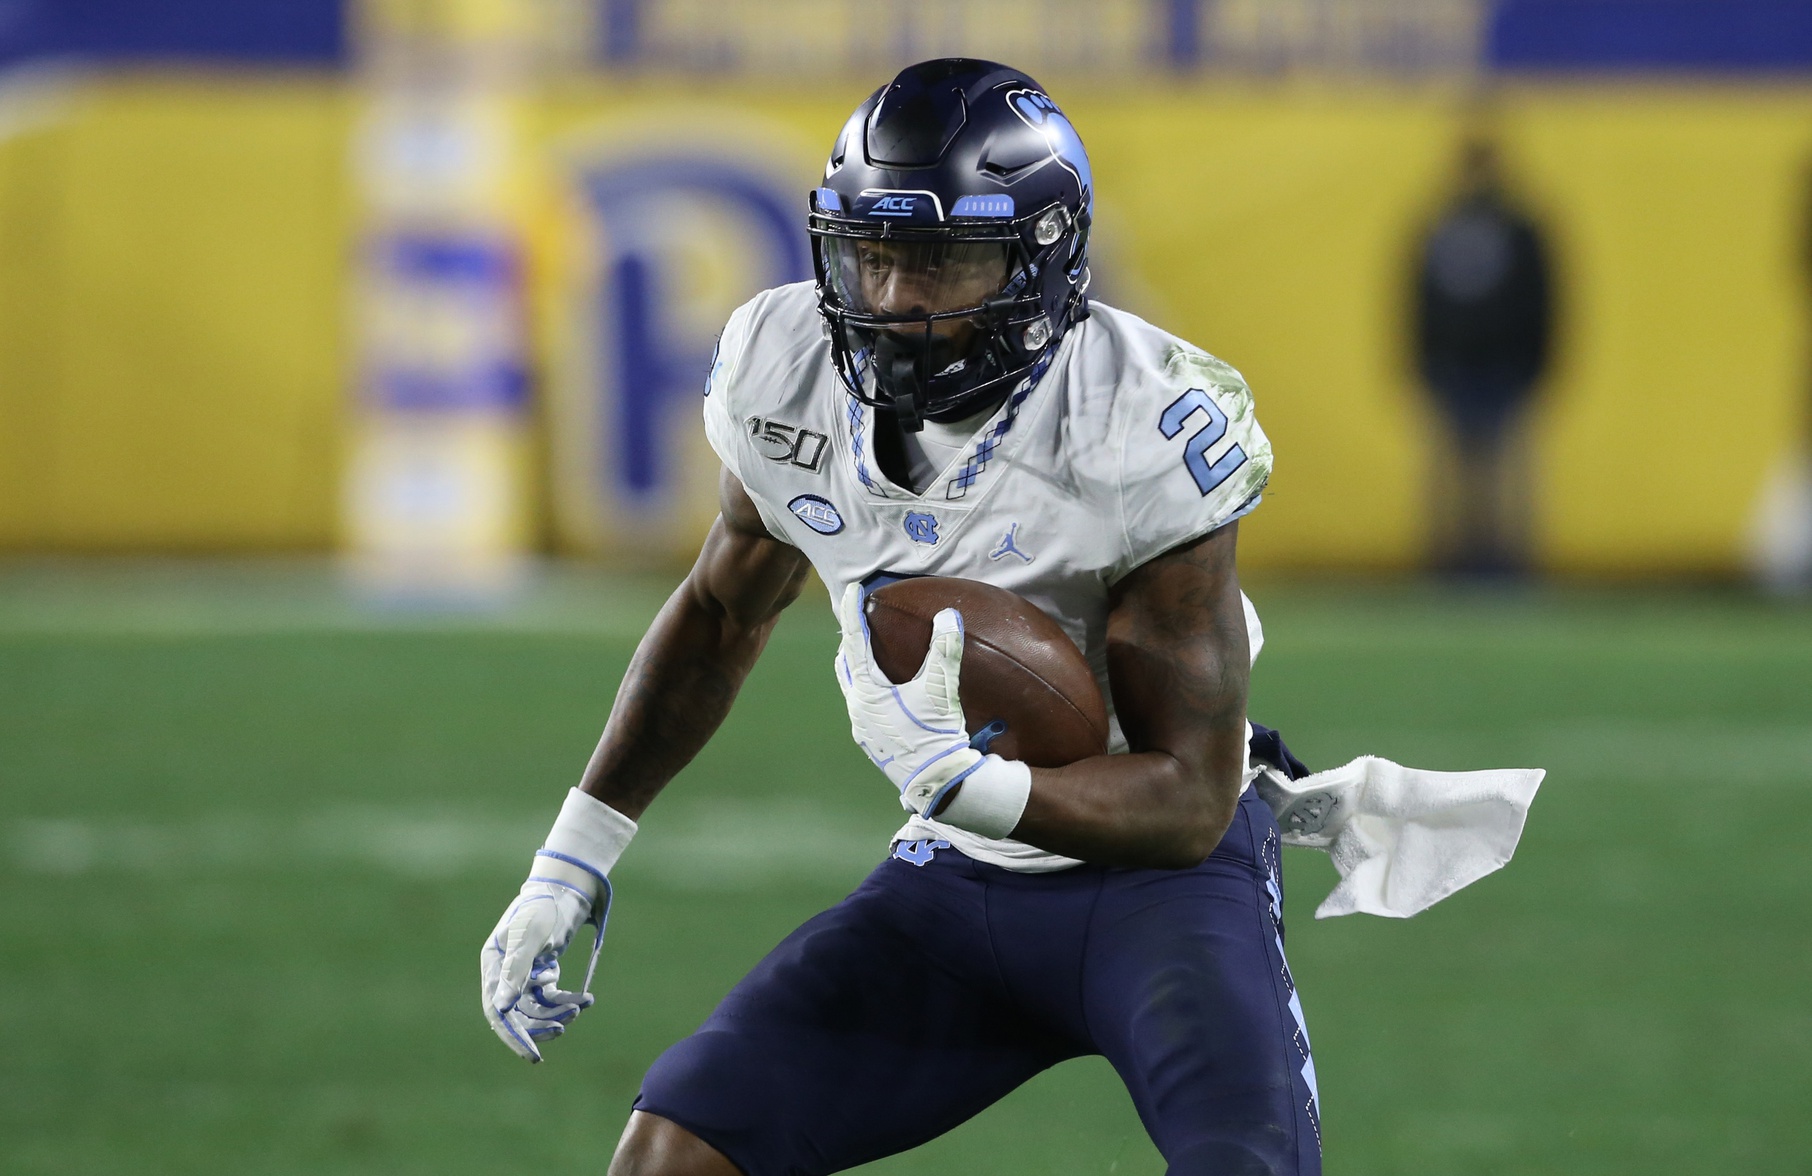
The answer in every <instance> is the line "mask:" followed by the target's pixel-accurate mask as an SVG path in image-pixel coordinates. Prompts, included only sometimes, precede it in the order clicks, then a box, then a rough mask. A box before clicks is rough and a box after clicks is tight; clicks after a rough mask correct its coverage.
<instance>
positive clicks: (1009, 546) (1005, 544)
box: [988, 523, 1032, 563]
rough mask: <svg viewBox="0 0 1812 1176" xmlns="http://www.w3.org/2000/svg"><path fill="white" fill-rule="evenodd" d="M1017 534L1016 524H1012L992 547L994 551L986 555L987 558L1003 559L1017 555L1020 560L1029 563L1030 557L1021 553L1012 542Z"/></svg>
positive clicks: (1017, 526)
mask: <svg viewBox="0 0 1812 1176" xmlns="http://www.w3.org/2000/svg"><path fill="white" fill-rule="evenodd" d="M1018 534H1019V524H1018V523H1014V524H1013V525H1012V526H1010V527H1008V528H1007V533H1006V534H1005V535H1002V536H1001V537H1000V542H999V543H997V544H995V545H994V550H993V551H990V552H989V553H988V558H989V559H1005V558H1006V557H1007V556H1009V555H1017V556H1018V557H1019V558H1020V559H1023V560H1025V561H1026V562H1027V563H1031V562H1032V557H1031V556H1029V555H1027V554H1026V553H1025V552H1023V551H1021V550H1020V549H1019V545H1018V544H1016V543H1014V542H1013V539H1014V537H1015V536H1016V535H1018Z"/></svg>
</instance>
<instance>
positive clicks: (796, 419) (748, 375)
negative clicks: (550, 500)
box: [704, 282, 1271, 871]
mask: <svg viewBox="0 0 1812 1176" xmlns="http://www.w3.org/2000/svg"><path fill="white" fill-rule="evenodd" d="M704 411H705V432H706V434H707V436H708V437H709V438H710V441H711V447H712V448H713V449H715V450H716V451H717V455H718V456H719V457H720V458H721V459H722V460H723V463H724V465H725V466H727V467H728V468H729V470H730V472H731V473H732V474H734V475H735V476H736V477H737V478H739V479H741V481H742V484H743V486H744V487H746V488H747V490H748V492H749V497H750V498H751V499H752V500H753V501H754V503H755V506H756V508H757V509H758V510H759V511H760V512H761V517H762V520H763V522H765V523H766V525H767V528H768V530H769V531H770V532H771V533H772V534H773V535H774V536H775V537H776V538H779V539H783V540H785V541H786V542H787V543H790V544H792V545H793V546H795V547H797V548H799V550H800V551H802V552H804V553H805V555H806V557H807V558H808V559H810V560H811V562H812V566H813V567H814V568H815V569H817V572H818V575H819V577H820V578H821V579H823V581H824V583H825V585H826V586H827V587H828V588H829V589H830V594H831V599H832V600H836V599H838V598H839V597H840V596H841V595H842V593H843V589H844V587H845V585H848V584H850V583H852V582H856V583H859V582H863V581H866V580H868V579H869V578H870V577H873V576H875V575H877V574H892V575H895V576H960V577H963V578H965V579H970V580H983V581H986V582H988V583H990V584H996V585H999V586H1000V587H1002V588H1008V589H1011V590H1012V591H1014V592H1017V593H1019V594H1020V595H1021V596H1023V597H1025V598H1026V599H1028V600H1030V601H1031V602H1032V603H1033V604H1036V605H1037V606H1038V607H1039V608H1041V609H1043V610H1044V611H1045V612H1047V613H1049V614H1050V615H1051V616H1052V617H1053V618H1054V619H1055V620H1056V621H1057V623H1058V624H1060V625H1062V626H1063V629H1064V632H1066V633H1068V634H1069V636H1070V637H1071V639H1073V640H1074V641H1075V642H1076V645H1077V646H1078V647H1079V648H1080V649H1081V650H1082V652H1083V655H1084V656H1085V657H1086V658H1087V659H1088V663H1089V665H1090V666H1091V667H1092V668H1093V669H1094V671H1095V680H1096V681H1097V682H1098V683H1099V684H1100V686H1101V692H1102V694H1103V696H1104V697H1105V698H1106V699H1107V700H1108V715H1109V745H1108V748H1109V750H1110V751H1114V752H1119V751H1125V750H1126V740H1125V737H1124V736H1123V735H1122V734H1121V731H1120V725H1119V722H1118V721H1117V720H1116V719H1115V718H1114V717H1113V695H1112V693H1111V692H1110V691H1109V689H1108V682H1107V614H1108V590H1109V588H1110V586H1112V585H1113V584H1114V583H1115V582H1116V581H1118V580H1119V579H1120V578H1121V577H1123V576H1125V575H1126V574H1127V573H1129V572H1131V571H1132V570H1133V569H1134V568H1137V567H1138V566H1139V565H1141V564H1143V563H1145V562H1146V561H1147V560H1150V559H1152V558H1153V557H1154V556H1158V555H1161V554H1163V553H1164V552H1166V551H1169V550H1170V549H1171V548H1174V547H1177V546H1178V545H1180V544H1183V543H1186V542H1188V541H1189V540H1191V539H1194V538H1197V537H1198V536H1201V535H1205V534H1207V533H1208V532H1210V531H1212V530H1214V529H1215V528H1216V527H1219V526H1221V525H1222V524H1224V523H1226V522H1228V521H1230V520H1232V519H1236V518H1239V517H1240V516H1241V515H1243V514H1245V513H1247V512H1248V511H1250V510H1251V509H1252V508H1253V507H1255V506H1256V505H1258V500H1259V496H1260V494H1261V493H1262V492H1263V490H1264V487H1265V482H1266V480H1267V479H1268V478H1269V477H1270V474H1271V443H1270V441H1268V440H1267V439H1266V438H1265V435H1264V433H1263V431H1262V430H1260V429H1259V427H1258V421H1257V419H1256V417H1255V416H1254V414H1253V406H1252V393H1251V392H1250V391H1249V390H1248V389H1247V387H1246V384H1245V381H1244V380H1243V379H1241V378H1240V374H1239V373H1238V372H1236V371H1234V370H1233V369H1232V368H1231V367H1229V366H1227V365H1226V364H1224V363H1222V362H1221V361H1220V360H1218V359H1215V358H1214V357H1213V356H1211V355H1208V354H1207V353H1206V352H1203V351H1201V350H1199V349H1197V348H1195V347H1191V346H1190V345H1189V344H1187V343H1184V342H1183V341H1182V340H1180V339H1177V338H1176V337H1175V336H1173V335H1169V334H1167V333H1165V332H1163V331H1161V330H1159V329H1157V328H1156V327H1154V326H1152V325H1150V324H1149V323H1147V322H1145V321H1144V320H1142V319H1139V318H1137V317H1135V316H1134V315H1131V314H1127V313H1126V312H1124V311H1119V310H1115V309H1113V308H1112V307H1109V306H1103V305H1101V304H1100V303H1099V302H1095V303H1091V304H1090V314H1089V317H1088V318H1087V319H1085V320H1084V321H1083V322H1081V323H1078V324H1076V326H1074V327H1073V328H1071V330H1070V331H1069V333H1068V334H1067V335H1066V336H1065V337H1064V339H1063V341H1062V343H1061V344H1060V345H1059V347H1058V348H1057V351H1056V353H1055V355H1054V356H1053V357H1052V361H1051V364H1050V368H1049V370H1048V371H1047V372H1045V374H1044V376H1043V378H1041V379H1037V380H1035V381H1027V382H1025V383H1023V384H1022V385H1021V386H1020V387H1019V388H1018V389H1017V390H1016V391H1014V393H1013V394H1012V395H1011V396H1009V397H1008V398H1007V399H1006V400H1005V401H1004V402H1003V403H1002V404H1001V406H1000V407H999V409H997V410H996V411H995V412H994V414H993V415H992V416H991V417H989V418H988V419H987V421H986V422H985V423H984V424H983V425H982V426H981V427H980V429H979V430H978V431H977V432H976V434H975V436H974V437H973V438H972V439H971V440H970V442H969V444H968V445H967V446H965V447H964V448H963V449H962V450H961V451H959V452H958V454H957V456H956V457H955V459H954V460H952V461H951V463H950V465H949V467H948V468H946V469H945V470H944V471H943V473H941V474H940V475H939V476H938V477H937V478H936V479H935V480H933V481H932V483H931V484H930V485H929V486H927V487H926V489H925V491H924V493H922V494H913V493H911V492H909V491H908V490H905V489H903V488H901V487H899V486H896V485H894V484H893V483H891V482H890V481H888V480H887V478H886V477H885V476H884V475H883V474H882V473H881V471H880V466H879V465H878V464H877V462H876V461H875V452H874V410H873V409H872V408H870V407H868V406H866V405H864V404H862V403H861V402H860V401H858V400H856V399H855V397H853V396H851V395H850V394H849V393H848V391H847V390H845V388H844V387H843V385H842V383H841V381H840V380H839V379H838V377H837V373H836V371H835V369H834V368H833V366H832V362H831V354H830V343H829V340H828V339H827V338H826V335H825V328H824V325H823V320H822V318H821V317H820V316H819V313H818V304H817V294H816V291H815V289H814V287H813V285H812V283H810V282H800V283H796V284H794V285H789V286H781V287H778V288H776V289H773V290H767V291H764V292H763V293H761V294H758V295H756V296H755V298H753V299H752V300H750V301H749V302H748V303H747V304H745V305H744V306H742V307H741V308H739V309H738V310H737V311H736V312H735V313H734V314H733V315H731V316H730V322H729V325H727V326H726V327H725V328H724V332H723V335H722V337H721V338H720V339H719V340H718V348H717V354H716V357H715V358H714V359H713V361H712V366H711V374H710V376H709V377H708V379H707V381H706V384H705V410H704ZM1243 600H1244V598H1243V597H1242V601H1243ZM1244 603H1245V609H1246V624H1247V630H1248V633H1249V635H1250V638H1251V646H1252V655H1253V657H1257V656H1258V651H1259V647H1260V646H1261V645H1262V644H1263V641H1264V637H1263V633H1262V630H1261V629H1260V628H1259V624H1258V617H1257V615H1256V613H1254V611H1253V609H1252V605H1251V602H1250V601H1244ZM828 665H829V663H828V662H827V663H826V667H827V668H826V672H827V673H828V672H829V669H828ZM899 836H900V837H901V838H918V837H936V838H943V839H944V840H947V841H949V842H950V843H951V844H952V845H954V846H955V847H956V848H958V849H959V850H961V851H962V852H963V853H966V854H968V855H969V856H970V857H973V858H977V859H979V860H981V861H985V862H991V863H993V864H995V865H999V866H1004V867H1006V868H1008V869H1013V870H1022V871H1047V870H1059V869H1064V868H1067V867H1069V866H1072V865H1075V864H1077V863H1076V862H1075V861H1074V860H1073V859H1070V858H1066V857H1061V856H1059V855H1057V854H1052V853H1047V852H1045V851H1044V850H1041V849H1036V848H1034V847H1032V846H1029V845H1026V844H1024V843H1022V842H1018V841H1013V840H1010V839H998V840H997V839H993V838H987V837H981V836H978V835H976V834H974V833H969V832H966V831H965V830H962V829H957V828H954V827H952V826H949V825H945V824H942V823H940V822H938V821H930V820H922V819H919V818H916V817H915V818H913V819H911V820H909V821H907V823H906V825H905V827H904V828H903V829H901V831H900V833H899Z"/></svg>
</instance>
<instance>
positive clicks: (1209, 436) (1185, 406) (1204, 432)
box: [1158, 388, 1246, 494]
mask: <svg viewBox="0 0 1812 1176" xmlns="http://www.w3.org/2000/svg"><path fill="white" fill-rule="evenodd" d="M1197 412H1205V413H1207V414H1208V423H1207V424H1206V425H1203V426H1202V427H1201V428H1200V429H1198V430H1197V431H1196V432H1195V433H1193V434H1191V435H1190V438H1189V443H1188V444H1187V445H1185V446H1184V447H1183V464H1184V465H1186V466H1188V467H1189V473H1190V476H1192V477H1193V478H1195V484H1196V485H1197V486H1198V487H1200V488H1201V491H1202V493H1203V494H1207V493H1208V492H1209V491H1210V490H1213V489H1214V488H1215V487H1216V486H1219V485H1220V484H1221V483H1222V482H1225V481H1226V480H1227V479H1228V478H1229V477H1231V476H1232V474H1233V471H1234V470H1237V469H1238V468H1239V467H1241V466H1243V465H1245V464H1246V451H1245V450H1244V449H1241V448H1240V447H1239V446H1238V445H1235V446H1234V447H1233V448H1231V449H1229V450H1228V451H1227V452H1226V453H1223V454H1222V455H1221V459H1220V460H1219V461H1217V462H1215V463H1214V464H1213V465H1209V464H1208V456H1207V455H1208V451H1209V450H1210V449H1212V448H1213V447H1214V445H1215V444H1216V442H1218V441H1220V439H1221V438H1222V437H1225V436H1226V435H1227V414H1226V413H1224V412H1222V411H1221V410H1220V406H1219V405H1217V404H1215V403H1214V401H1212V400H1210V399H1209V398H1208V393H1206V392H1204V391H1203V390H1202V389H1200V388H1191V389H1190V390H1189V391H1187V392H1185V393H1183V394H1182V395H1181V396H1179V397H1177V398H1176V399H1175V400H1173V401H1171V403H1170V407H1169V408H1167V409H1165V410H1164V415H1163V416H1161V417H1159V418H1158V432H1160V433H1162V434H1164V439H1165V440H1166V441H1169V440H1171V439H1173V438H1174V437H1176V435H1177V434H1178V433H1181V432H1182V431H1183V422H1184V421H1186V420H1188V419H1189V418H1190V417H1192V416H1194V415H1195V414H1196V413H1197Z"/></svg>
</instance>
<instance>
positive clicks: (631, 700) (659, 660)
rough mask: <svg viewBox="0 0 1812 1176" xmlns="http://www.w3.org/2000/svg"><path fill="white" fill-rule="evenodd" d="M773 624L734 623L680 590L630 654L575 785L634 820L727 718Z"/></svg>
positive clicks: (771, 618)
mask: <svg viewBox="0 0 1812 1176" xmlns="http://www.w3.org/2000/svg"><path fill="white" fill-rule="evenodd" d="M777 619H778V609H776V610H775V611H774V613H773V614H772V615H768V616H766V617H764V618H761V619H758V620H747V619H738V618H736V617H734V616H732V615H730V614H729V613H728V612H726V611H724V610H721V609H715V608H712V607H710V605H709V604H708V603H707V602H706V601H703V600H701V599H700V597H699V594H698V593H697V592H696V591H695V588H694V585H693V584H692V582H691V581H688V582H687V583H686V584H682V585H681V586H680V588H679V589H678V590H677V591H676V592H674V594H673V596H672V597H671V598H669V599H668V601H667V604H666V606H665V607H664V608H662V609H661V612H660V615H659V616H658V617H656V618H655V622H654V624H653V625H651V626H649V629H648V632H647V634H646V635H644V636H643V638H642V643H641V645H640V646H638V647H637V648H636V652H635V657H634V658H633V659H632V660H631V661H630V663H629V670H628V672H627V673H626V674H624V676H623V682H622V685H621V686H619V687H618V688H617V698H616V702H615V704H614V705H613V706H612V707H611V711H610V720H609V722H608V723H607V724H606V725H605V727H604V735H603V738H601V739H600V740H599V741H598V747H597V750H596V751H595V752H593V753H592V757H591V762H590V763H588V764H587V765H586V767H585V775H584V777H583V779H582V780H581V781H580V785H579V786H580V787H581V788H583V789H584V790H585V791H586V792H589V793H591V794H592V795H593V796H596V797H597V798H598V799H599V800H602V801H603V802H604V803H605V804H608V805H610V807H612V808H614V809H616V810H617V811H618V812H620V813H623V814H624V815H625V816H627V817H629V818H631V819H632V820H638V819H640V817H641V815H642V812H643V810H645V809H646V808H647V807H648V806H649V804H650V803H652V802H653V800H654V798H655V797H656V796H657V795H659V793H660V791H661V789H662V788H664V787H666V785H667V782H668V781H669V780H671V779H673V777H674V776H675V775H677V774H678V773H679V771H680V769H682V768H684V767H685V766H686V765H687V764H688V763H690V762H691V760H692V757H693V756H695V755H697V754H698V752H699V749H700V748H702V747H704V745H705V743H706V741H707V740H709V739H710V738H711V736H712V734H713V733H714V732H716V730H717V728H718V726H719V725H720V724H722V723H723V721H724V717H725V716H726V715H728V714H729V713H730V705H731V703H733V702H734V701H735V700H736V694H737V691H739V690H740V689H741V688H742V683H743V680H744V679H745V678H746V677H748V673H749V670H750V668H751V667H753V666H754V664H755V661H756V659H757V658H758V657H759V656H760V655H761V650H762V648H763V646H765V645H766V644H767V639H768V635H769V634H770V633H772V632H773V629H774V623H775V621H776V620H777Z"/></svg>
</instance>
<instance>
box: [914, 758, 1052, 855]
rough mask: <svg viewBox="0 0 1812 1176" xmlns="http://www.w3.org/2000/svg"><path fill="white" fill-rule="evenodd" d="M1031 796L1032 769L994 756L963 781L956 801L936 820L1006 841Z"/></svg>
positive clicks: (984, 760)
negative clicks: (1003, 838) (1005, 838)
mask: <svg viewBox="0 0 1812 1176" xmlns="http://www.w3.org/2000/svg"><path fill="white" fill-rule="evenodd" d="M1031 795H1032V769H1031V768H1028V767H1027V766H1026V765H1025V764H1023V763H1021V762H1020V761H1018V760H1006V759H1001V758H1000V757H999V756H997V755H991V756H988V757H987V758H985V759H983V760H982V762H981V763H980V764H979V765H978V766H977V767H976V768H975V770H974V771H972V772H970V773H969V774H968V775H967V776H965V777H963V784H962V787H961V788H959V789H957V792H956V796H955V798H954V799H952V800H951V802H950V804H949V805H948V806H947V807H946V808H945V809H944V811H943V812H941V813H939V814H937V816H936V817H934V818H933V819H934V820H938V821H942V822H944V823H945V824H946V825H955V826H956V827H957V828H958V829H967V830H968V831H969V832H971V833H980V834H981V835H982V836H983V837H1006V836H1008V835H1009V834H1011V833H1012V832H1013V830H1014V828H1015V827H1016V826H1017V825H1018V824H1019V818H1020V817H1022V816H1024V815H1025V811H1026V800H1027V799H1028V798H1029V797H1030V796H1031Z"/></svg>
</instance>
